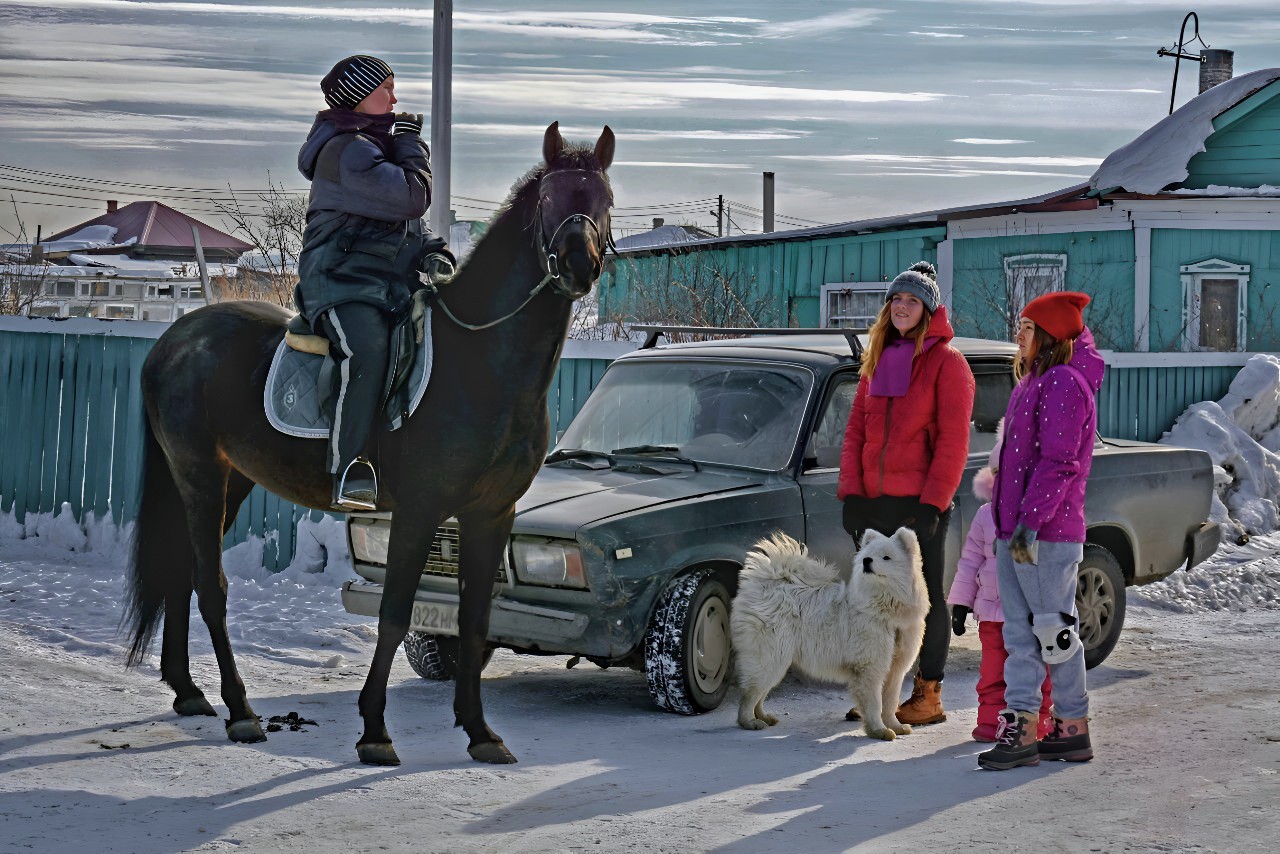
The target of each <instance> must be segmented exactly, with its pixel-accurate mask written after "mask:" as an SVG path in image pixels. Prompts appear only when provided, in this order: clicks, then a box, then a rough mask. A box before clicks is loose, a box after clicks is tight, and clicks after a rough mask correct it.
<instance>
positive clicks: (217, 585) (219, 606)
mask: <svg viewBox="0 0 1280 854" xmlns="http://www.w3.org/2000/svg"><path fill="white" fill-rule="evenodd" d="M210 458H212V455H210ZM232 475H233V473H232V472H231V471H230V470H227V469H220V468H218V467H215V466H214V465H212V464H207V465H205V466H201V467H199V468H193V469H188V470H184V471H182V472H180V473H178V474H177V476H176V480H177V482H178V485H179V490H180V491H181V493H182V500H183V505H184V506H185V507H186V511H187V531H188V534H189V535H190V538H191V547H192V555H193V558H194V565H195V566H194V568H195V591H196V597H197V602H198V605H199V608H200V616H201V617H202V618H203V619H204V624H205V627H206V628H207V629H208V630H209V639H210V641H211V643H212V645H213V653H214V655H215V656H216V657H217V659H218V672H219V674H220V676H221V682H222V701H223V702H224V703H226V706H227V712H228V720H227V737H228V738H229V739H231V740H232V741H236V742H244V743H252V742H257V741H266V738H267V736H266V733H265V732H263V730H262V724H261V723H260V722H259V721H258V716H257V715H255V714H254V712H253V709H252V708H251V707H250V706H249V698H248V695H247V693H246V692H245V688H244V682H243V681H242V680H241V679H240V673H239V671H238V670H237V669H236V663H235V657H234V655H233V654H232V651H231V639H230V637H229V636H228V634H227V579H226V576H224V575H223V573H222V537H223V531H224V529H225V526H226V519H227V517H228V515H232V517H233V515H234V514H228V512H227V509H228V498H231V497H234V496H233V495H232V493H233V491H234V492H235V493H237V494H238V501H243V499H244V495H245V494H247V491H248V490H247V489H245V488H244V482H243V481H244V479H243V478H242V477H240V476H239V475H235V478H233V477H232ZM238 501H237V503H238ZM184 613H185V612H184Z"/></svg>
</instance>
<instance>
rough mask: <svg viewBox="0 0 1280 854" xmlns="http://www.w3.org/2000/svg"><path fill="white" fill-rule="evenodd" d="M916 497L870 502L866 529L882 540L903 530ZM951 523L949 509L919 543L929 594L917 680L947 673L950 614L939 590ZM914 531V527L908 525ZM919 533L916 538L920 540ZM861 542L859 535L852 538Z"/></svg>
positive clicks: (914, 504)
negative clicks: (927, 536)
mask: <svg viewBox="0 0 1280 854" xmlns="http://www.w3.org/2000/svg"><path fill="white" fill-rule="evenodd" d="M918 503H919V502H917V501H916V499H915V497H914V496H912V497H905V498H898V497H896V496H888V495H886V496H883V497H880V498H873V499H871V507H872V511H871V513H870V514H868V516H867V518H866V526H867V527H868V528H873V529H875V530H877V531H879V532H880V533H882V534H884V535H885V536H893V533H894V532H895V531H897V530H898V529H899V528H901V527H903V526H904V523H906V522H907V520H909V519H910V520H911V521H912V522H914V518H913V517H914V515H915V510H916V506H917V505H918ZM950 521H951V508H949V507H948V508H947V509H946V510H945V511H943V513H942V514H941V515H939V516H938V530H936V531H934V533H933V536H932V537H930V538H929V539H927V540H926V539H924V538H921V539H920V559H921V563H923V564H924V584H925V588H926V589H927V590H928V591H929V613H928V614H927V615H926V616H925V618H924V642H923V643H922V644H921V645H920V676H921V677H923V678H924V679H928V680H931V681H932V680H937V679H941V678H942V677H943V674H944V673H945V672H946V669H947V651H948V650H949V649H950V647H951V614H950V609H949V608H948V607H947V597H946V593H945V591H944V590H943V589H942V575H943V549H944V547H945V546H946V542H947V524H948V523H949V522H950ZM906 527H909V528H912V529H914V528H915V526H914V525H912V524H907V525H906ZM919 533H920V532H919V531H918V530H917V531H916V535H917V536H919ZM855 539H856V540H858V541H860V540H861V539H862V537H861V532H859V534H858V536H857V537H856V538H855Z"/></svg>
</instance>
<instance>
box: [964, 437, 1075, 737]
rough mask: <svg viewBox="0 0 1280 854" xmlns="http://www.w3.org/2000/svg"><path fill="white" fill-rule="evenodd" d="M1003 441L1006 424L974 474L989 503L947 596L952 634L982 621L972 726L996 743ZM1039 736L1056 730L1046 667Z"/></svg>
mask: <svg viewBox="0 0 1280 854" xmlns="http://www.w3.org/2000/svg"><path fill="white" fill-rule="evenodd" d="M1003 438H1004V421H1003V419H1002V420H1001V421H1000V426H999V427H997V428H996V446H995V448H993V449H992V451H991V456H990V457H989V459H988V461H989V462H990V465H988V466H987V467H986V468H984V469H982V470H981V471H979V472H978V473H977V474H976V475H974V476H973V494H974V495H975V496H977V497H978V498H979V499H981V500H982V501H984V502H986V503H985V504H983V505H982V506H981V507H979V508H978V512H977V513H976V514H975V515H974V517H973V524H971V525H970V526H969V537H968V539H966V540H965V542H964V548H963V549H962V550H961V552H960V560H959V561H958V562H957V563H956V577H955V579H954V580H953V581H952V582H951V590H950V592H949V593H948V594H947V604H948V605H950V606H951V631H952V632H953V633H954V634H955V635H956V637H959V636H960V635H962V634H964V629H965V619H966V618H967V617H968V616H969V612H970V611H972V612H973V615H974V617H975V618H976V619H977V621H978V639H979V640H980V641H981V642H982V660H981V663H980V664H979V665H978V725H977V726H976V727H974V728H973V740H974V741H987V742H993V741H995V740H996V727H997V725H998V723H999V717H1000V712H1001V711H1002V710H1003V709H1004V708H1005V703H1004V660H1005V659H1006V658H1008V657H1009V654H1008V653H1007V652H1005V649H1004V634H1003V627H1004V611H1003V610H1002V609H1001V607H1000V588H999V585H998V584H997V583H996V551H995V543H996V524H995V520H994V519H993V518H992V517H991V491H992V486H993V485H994V483H995V472H996V467H997V465H998V462H999V460H1000V444H1001V441H1002V440H1003ZM1045 669H1046V674H1045V677H1044V684H1043V685H1042V686H1041V695H1042V697H1043V699H1042V701H1041V703H1040V720H1039V726H1038V727H1037V729H1038V730H1039V732H1038V733H1037V738H1044V737H1045V735H1046V734H1047V733H1048V732H1049V730H1050V729H1051V728H1052V726H1053V716H1052V715H1051V714H1050V711H1049V709H1050V706H1051V705H1052V701H1051V700H1050V698H1049V690H1050V688H1051V687H1052V685H1051V684H1050V682H1049V676H1048V673H1047V670H1048V667H1047V666H1046V668H1045Z"/></svg>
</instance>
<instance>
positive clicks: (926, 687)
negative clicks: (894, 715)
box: [898, 671, 947, 726]
mask: <svg viewBox="0 0 1280 854" xmlns="http://www.w3.org/2000/svg"><path fill="white" fill-rule="evenodd" d="M946 719H947V713H946V712H944V711H943V710H942V680H941V679H925V678H924V677H923V676H921V675H920V672H919V671H916V680H915V685H914V686H913V687H912V689H911V697H910V699H908V700H907V701H906V702H905V703H903V704H902V705H901V706H898V720H900V721H902V722H903V723H904V724H910V725H911V726H919V725H920V724H937V723H942V722H943V721H945V720H946Z"/></svg>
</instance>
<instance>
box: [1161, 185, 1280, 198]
mask: <svg viewBox="0 0 1280 854" xmlns="http://www.w3.org/2000/svg"><path fill="white" fill-rule="evenodd" d="M1168 193H1169V194H1170V195H1175V196H1280V187H1273V186H1271V185H1270V184H1263V185H1262V186H1261V187H1224V186H1223V185H1221V184H1210V185H1209V186H1207V187H1202V188H1200V189H1187V190H1169V191H1168Z"/></svg>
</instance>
